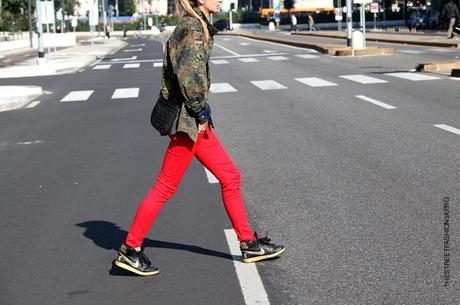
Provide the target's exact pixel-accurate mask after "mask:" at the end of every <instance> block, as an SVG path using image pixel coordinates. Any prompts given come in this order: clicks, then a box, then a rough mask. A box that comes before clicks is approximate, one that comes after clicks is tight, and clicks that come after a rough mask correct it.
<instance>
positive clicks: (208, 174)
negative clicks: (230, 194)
mask: <svg viewBox="0 0 460 305" xmlns="http://www.w3.org/2000/svg"><path fill="white" fill-rule="evenodd" d="M204 171H205V172H206V177H207V178H208V182H209V183H211V184H214V183H219V180H217V178H216V176H214V175H213V174H212V173H211V172H210V171H209V170H208V169H207V168H206V167H205V168H204Z"/></svg>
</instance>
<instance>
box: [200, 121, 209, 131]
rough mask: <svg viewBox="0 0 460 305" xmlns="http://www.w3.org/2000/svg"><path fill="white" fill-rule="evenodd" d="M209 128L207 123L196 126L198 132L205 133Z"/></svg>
mask: <svg viewBox="0 0 460 305" xmlns="http://www.w3.org/2000/svg"><path fill="white" fill-rule="evenodd" d="M208 128H209V124H208V122H206V123H204V124H200V125H198V131H206V130H207V129H208Z"/></svg>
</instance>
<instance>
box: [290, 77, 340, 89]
mask: <svg viewBox="0 0 460 305" xmlns="http://www.w3.org/2000/svg"><path fill="white" fill-rule="evenodd" d="M295 80H296V81H298V82H301V83H303V84H305V85H308V86H310V87H328V86H337V84H335V83H331V82H328V81H327V80H324V79H321V78H318V77H305V78H296V79H295Z"/></svg>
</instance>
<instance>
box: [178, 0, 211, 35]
mask: <svg viewBox="0 0 460 305" xmlns="http://www.w3.org/2000/svg"><path fill="white" fill-rule="evenodd" d="M194 6H197V0H176V7H177V10H178V11H179V13H180V14H181V18H182V17H183V16H184V15H187V16H190V17H195V18H197V19H198V20H200V22H201V25H202V26H203V31H204V37H205V40H206V41H208V39H209V31H208V26H207V25H206V22H205V21H204V20H203V18H201V17H200V15H198V14H197V12H195V10H194V9H193V7H194Z"/></svg>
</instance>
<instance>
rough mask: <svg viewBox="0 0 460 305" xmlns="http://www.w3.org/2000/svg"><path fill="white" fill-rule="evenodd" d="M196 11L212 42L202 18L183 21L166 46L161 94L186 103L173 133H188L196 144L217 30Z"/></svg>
mask: <svg viewBox="0 0 460 305" xmlns="http://www.w3.org/2000/svg"><path fill="white" fill-rule="evenodd" d="M194 10H195V11H196V12H197V13H198V14H199V15H200V16H201V18H203V20H205V22H206V24H207V26H208V31H209V39H208V41H206V40H205V34H204V32H203V26H202V24H201V22H200V21H199V20H198V19H196V18H194V17H190V16H183V17H182V18H181V19H180V20H179V22H178V23H177V25H176V28H175V30H174V32H173V33H172V34H171V36H170V37H169V39H168V42H167V43H166V46H165V52H164V57H163V79H162V86H161V94H162V95H163V96H164V97H165V98H166V99H168V100H171V101H179V102H182V106H181V108H180V111H179V114H178V115H177V117H176V119H175V121H174V124H173V127H172V130H171V132H170V133H171V134H176V133H178V132H185V133H187V134H188V136H189V137H190V138H191V139H192V140H193V141H196V139H197V136H198V122H197V120H196V117H197V115H198V113H199V112H200V111H202V110H203V109H204V108H205V107H206V104H207V102H208V91H209V88H210V86H211V80H210V76H209V64H208V60H209V57H210V55H211V50H212V46H213V43H214V39H213V38H212V36H214V35H215V34H216V33H217V29H216V28H215V27H214V26H213V25H212V24H211V23H209V21H208V20H207V19H206V16H205V15H204V13H203V12H202V11H201V10H200V9H199V8H195V9H194ZM210 125H211V124H210Z"/></svg>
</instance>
